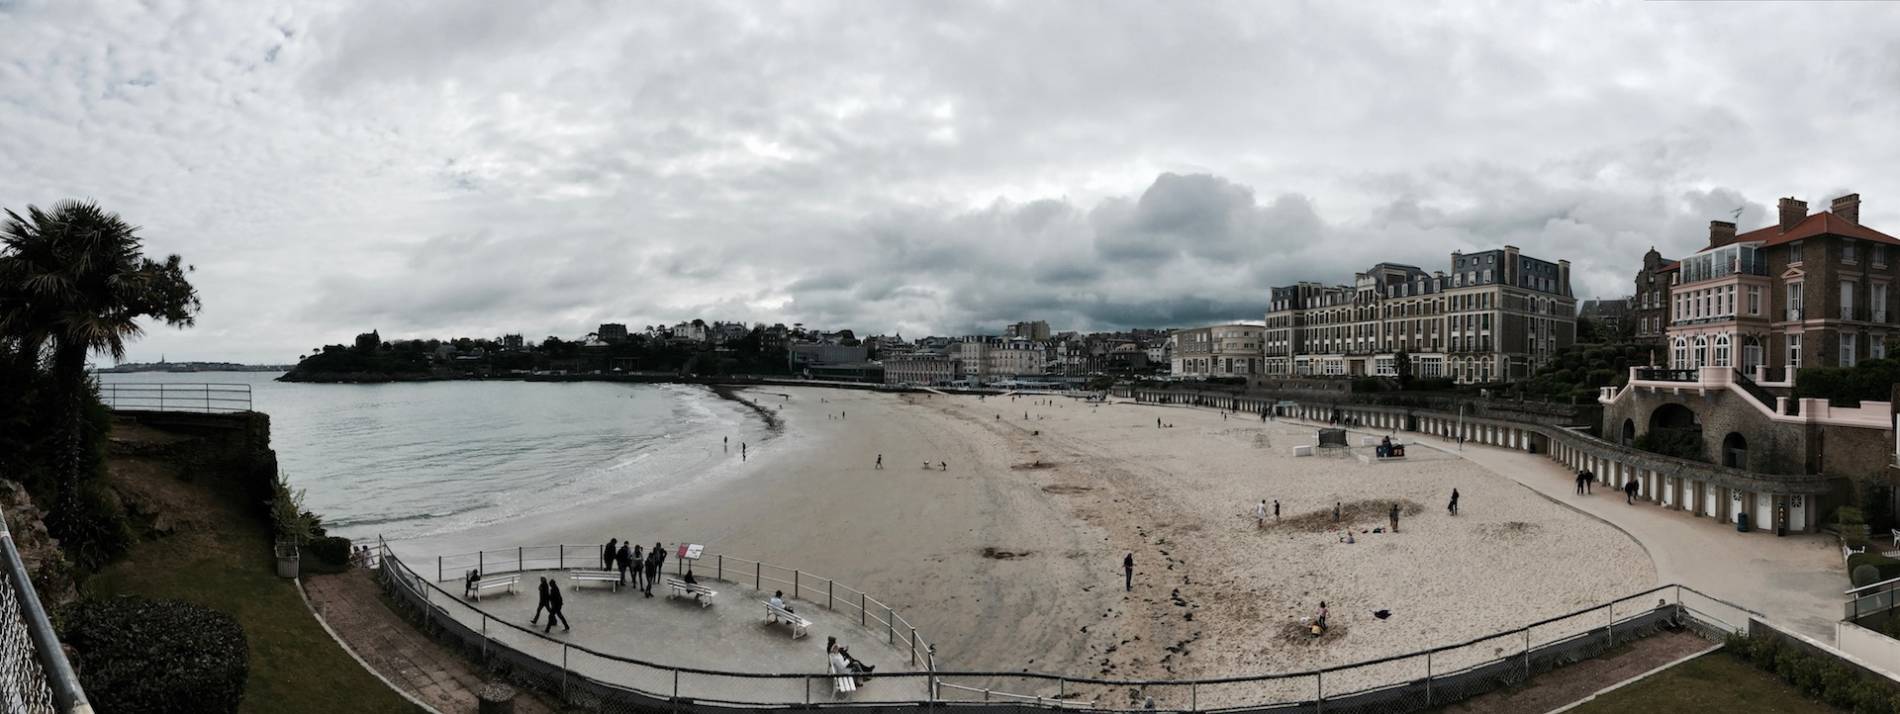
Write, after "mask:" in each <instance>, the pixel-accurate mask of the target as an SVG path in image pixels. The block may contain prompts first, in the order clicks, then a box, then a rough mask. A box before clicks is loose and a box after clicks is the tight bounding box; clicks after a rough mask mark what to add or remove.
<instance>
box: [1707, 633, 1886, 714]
mask: <svg viewBox="0 0 1900 714" xmlns="http://www.w3.org/2000/svg"><path fill="white" fill-rule="evenodd" d="M1724 644H1725V645H1726V646H1724V647H1723V648H1722V649H1723V651H1725V652H1728V653H1729V654H1730V655H1733V656H1735V657H1737V658H1740V659H1741V660H1742V661H1745V662H1748V663H1750V664H1753V665H1755V667H1756V668H1757V669H1760V670H1762V671H1765V672H1769V673H1771V674H1774V675H1775V676H1777V677H1780V678H1781V680H1782V681H1784V682H1787V683H1788V684H1790V685H1792V686H1793V687H1794V688H1796V689H1799V690H1801V693H1802V694H1804V695H1806V696H1808V697H1811V698H1814V699H1818V700H1820V701H1823V702H1826V703H1827V704H1828V705H1829V706H1832V707H1835V708H1838V709H1846V710H1852V711H1853V712H1854V714H1900V692H1896V691H1894V689H1893V688H1892V687H1891V686H1889V685H1887V684H1885V683H1883V682H1880V681H1876V680H1874V679H1872V678H1869V677H1863V676H1861V673H1860V672H1859V671H1858V670H1855V669H1854V668H1852V667H1849V666H1847V665H1845V664H1842V663H1841V662H1840V661H1838V660H1835V659H1832V658H1827V657H1817V656H1815V655H1812V654H1809V653H1808V652H1807V651H1805V650H1802V649H1800V648H1798V647H1789V646H1785V645H1783V644H1782V643H1781V640H1780V639H1779V638H1776V637H1767V636H1762V637H1751V636H1747V635H1742V634H1738V633H1731V634H1730V635H1729V636H1728V640H1727V641H1726V642H1725V643H1724Z"/></svg>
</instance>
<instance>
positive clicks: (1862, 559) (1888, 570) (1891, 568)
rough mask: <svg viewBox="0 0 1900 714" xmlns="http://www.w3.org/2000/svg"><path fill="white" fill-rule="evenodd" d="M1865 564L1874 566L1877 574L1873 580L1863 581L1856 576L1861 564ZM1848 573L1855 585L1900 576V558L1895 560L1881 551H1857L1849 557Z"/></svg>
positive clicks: (1858, 585)
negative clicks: (1880, 552)
mask: <svg viewBox="0 0 1900 714" xmlns="http://www.w3.org/2000/svg"><path fill="white" fill-rule="evenodd" d="M1863 565H1867V566H1872V567H1873V569H1874V574H1875V576H1876V577H1875V578H1874V579H1873V580H1869V581H1867V582H1864V583H1863V582H1860V579H1859V578H1855V577H1854V573H1855V571H1857V570H1860V566H1863ZM1847 575H1848V578H1849V579H1850V580H1852V581H1853V583H1854V587H1861V586H1863V585H1872V584H1874V583H1877V582H1880V581H1883V580H1892V579H1894V578H1900V560H1894V559H1893V558H1889V557H1887V556H1885V555H1881V554H1879V553H1855V554H1854V555H1853V556H1851V557H1849V558H1848V559H1847Z"/></svg>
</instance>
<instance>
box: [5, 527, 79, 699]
mask: <svg viewBox="0 0 1900 714" xmlns="http://www.w3.org/2000/svg"><path fill="white" fill-rule="evenodd" d="M0 560H4V561H6V566H5V567H6V569H5V572H4V573H3V574H0V575H3V576H4V577H5V579H6V580H7V586H8V588H9V591H10V592H9V593H7V594H8V595H10V596H11V599H12V600H14V601H15V604H16V606H17V607H18V609H19V617H20V620H19V621H18V622H17V623H16V622H15V621H13V619H12V618H11V617H9V618H7V620H6V621H5V622H0V627H4V628H8V629H11V628H14V627H24V628H25V629H26V634H27V636H28V638H29V639H30V640H31V641H32V643H33V660H32V661H33V662H36V663H37V664H38V666H39V672H37V673H23V672H10V673H9V674H16V675H20V676H15V677H12V679H13V680H14V681H13V684H12V685H11V686H19V687H33V688H35V689H38V688H45V689H47V690H50V691H49V692H47V693H50V694H51V695H52V700H53V703H54V704H55V705H56V706H57V707H58V708H59V711H61V712H65V714H91V712H92V705H91V704H90V703H88V702H87V701H86V691H85V689H83V688H82V687H80V686H79V676H78V675H77V674H74V673H73V667H72V663H70V662H67V661H66V651H65V650H64V649H62V648H61V647H60V644H59V635H58V633H56V632H54V631H53V623H52V621H51V620H49V619H48V618H47V617H46V610H45V608H44V607H42V606H41V604H40V598H39V594H38V593H36V592H34V590H33V580H32V578H31V577H30V576H29V575H28V574H27V572H26V564H25V563H24V562H22V561H21V560H20V551H19V550H18V549H16V548H15V547H14V543H13V533H12V531H10V530H8V529H7V522H6V517H5V516H4V515H0ZM6 640H7V641H9V642H12V641H14V638H13V637H12V636H8V637H7V638H6ZM9 659H11V658H9ZM12 664H14V665H17V666H26V663H25V662H21V661H16V662H13V663H12ZM35 675H37V676H35ZM34 680H38V681H37V682H35V681H34ZM35 685H37V686H35Z"/></svg>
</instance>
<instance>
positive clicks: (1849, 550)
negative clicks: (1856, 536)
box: [1841, 545, 1867, 560]
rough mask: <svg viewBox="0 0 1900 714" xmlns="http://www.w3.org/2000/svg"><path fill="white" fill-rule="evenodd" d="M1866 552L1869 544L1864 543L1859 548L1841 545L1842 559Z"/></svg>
mask: <svg viewBox="0 0 1900 714" xmlns="http://www.w3.org/2000/svg"><path fill="white" fill-rule="evenodd" d="M1865 552H1867V546H1864V545H1863V546H1861V547H1859V548H1855V547H1853V546H1851V545H1843V546H1841V559H1842V560H1846V559H1848V558H1852V557H1854V556H1856V555H1859V554H1861V553H1865Z"/></svg>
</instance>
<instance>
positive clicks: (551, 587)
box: [541, 582, 574, 634]
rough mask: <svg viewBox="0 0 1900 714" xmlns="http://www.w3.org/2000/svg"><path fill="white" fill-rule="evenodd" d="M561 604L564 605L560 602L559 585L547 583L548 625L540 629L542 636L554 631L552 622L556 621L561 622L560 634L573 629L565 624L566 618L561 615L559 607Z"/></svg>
mask: <svg viewBox="0 0 1900 714" xmlns="http://www.w3.org/2000/svg"><path fill="white" fill-rule="evenodd" d="M563 604H564V603H563V602H562V600H561V586H560V584H559V583H555V582H549V583H548V624H547V626H546V627H544V628H542V629H541V632H542V634H546V633H547V632H548V630H552V629H554V621H555V620H557V619H558V620H560V621H561V631H562V632H566V631H568V630H572V629H574V627H573V626H572V625H569V624H567V616H566V615H563V614H561V605H563Z"/></svg>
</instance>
